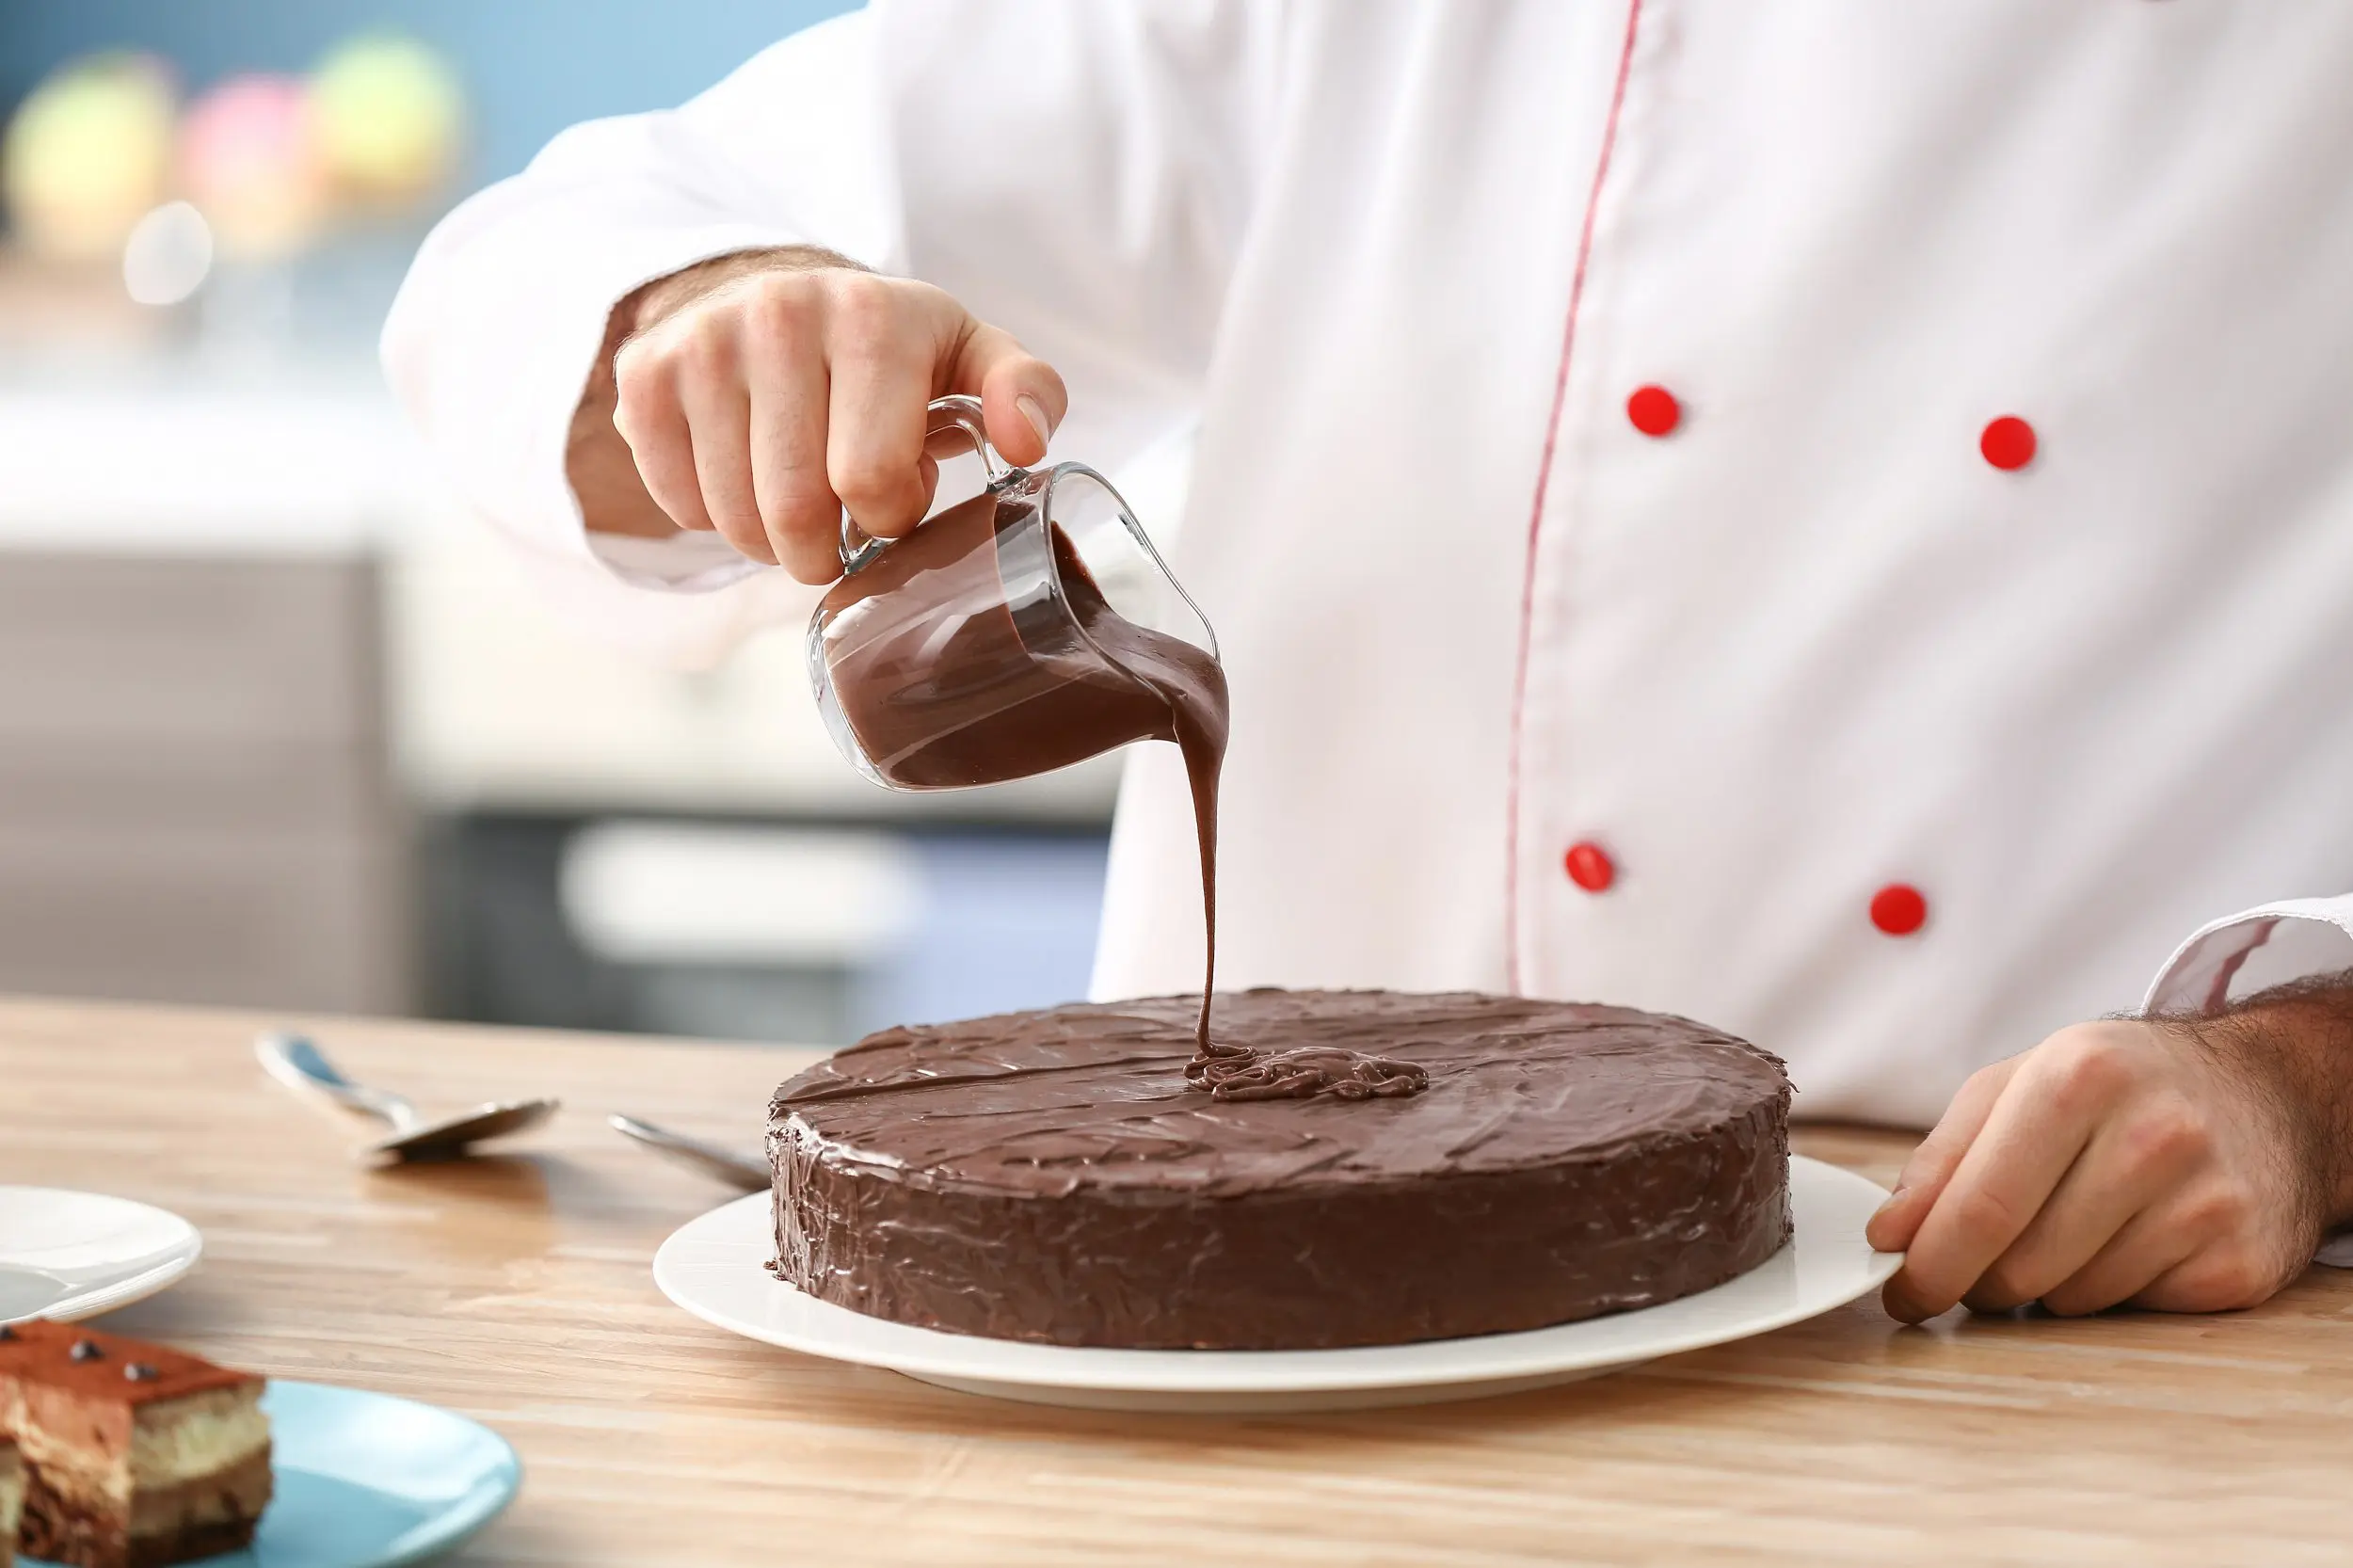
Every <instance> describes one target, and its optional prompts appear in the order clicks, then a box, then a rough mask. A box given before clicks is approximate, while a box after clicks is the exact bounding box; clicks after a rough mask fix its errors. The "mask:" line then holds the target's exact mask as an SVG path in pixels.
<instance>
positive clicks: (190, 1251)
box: [0, 1187, 204, 1323]
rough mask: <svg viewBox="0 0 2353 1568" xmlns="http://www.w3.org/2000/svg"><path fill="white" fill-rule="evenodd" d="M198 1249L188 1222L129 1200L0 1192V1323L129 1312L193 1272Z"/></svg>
mask: <svg viewBox="0 0 2353 1568" xmlns="http://www.w3.org/2000/svg"><path fill="white" fill-rule="evenodd" d="M203 1250H204V1239H203V1238H202V1237H200V1236H199V1235H198V1234H197V1232H196V1227H195V1226H194V1225H192V1224H188V1222H187V1221H185V1220H184V1219H182V1218H180V1216H179V1215H177V1214H173V1213H168V1212H167V1211H166V1210H164V1209H161V1208H149V1207H148V1206H147V1205H146V1204H143V1203H133V1202H132V1201H131V1200H130V1199H128V1198H110V1197H106V1196H104V1195H103V1194H101V1193H97V1192H66V1191H64V1190H63V1189H61V1188H56V1187H0V1323H10V1322H16V1321H18V1320H22V1319H25V1318H51V1319H55V1320H57V1321H58V1322H72V1321H74V1320H78V1319H82V1318H91V1317H95V1316H97V1315H98V1314H99V1313H101V1312H112V1311H113V1310H114V1309H115V1308H116V1307H119V1306H128V1305H130V1304H132V1303H133V1302H136V1301H142V1300H145V1299H146V1298H147V1297H149V1296H152V1295H153V1294H154V1293H155V1292H156V1291H158V1290H161V1289H162V1288H164V1287H165V1286H167V1285H169V1284H170V1283H171V1282H172V1281H173V1280H176V1279H178V1278H179V1277H180V1276H181V1275H182V1274H184V1273H186V1272H188V1271H189V1270H190V1269H193V1268H195V1267H196V1259H197V1256H198V1255H199V1254H200V1253H202V1252H203Z"/></svg>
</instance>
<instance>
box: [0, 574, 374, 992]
mask: <svg viewBox="0 0 2353 1568" xmlns="http://www.w3.org/2000/svg"><path fill="white" fill-rule="evenodd" d="M377 577H378V574H377V571H376V568H375V566H374V565H373V563H372V562H370V561H368V560H367V559H364V558H360V557H315V558H293V559H280V558H268V557H252V556H220V555H211V556H202V557H191V558H187V559H167V558H159V557H157V556H154V555H150V554H140V555H136V556H134V555H108V554H86V555H85V554H67V553H48V552H7V553H0V989H5V990H10V991H35V992H49V993H60V994H72V995H82V996H102V997H116V998H126V999H140V1000H172V1001H190V1002H216V1003H223V1004H232V1005H246V1006H265V1007H289V1008H318V1009H329V1010H338V1011H342V1010H351V1011H369V1012H390V1011H398V1010H401V1009H403V1008H405V1007H406V1006H407V1004H408V1000H409V990H410V985H409V975H408V968H409V966H408V950H409V942H408V925H409V919H408V892H407V881H408V872H407V858H408V856H407V846H406V843H405V833H404V828H403V824H402V813H401V811H400V808H399V805H398V802H397V799H396V797H395V794H394V792H393V789H392V781H391V773H390V765H389V761H388V746H387V744H386V737H385V726H384V707H385V704H384V698H383V692H382V686H383V677H382V653H381V649H382V636H381V630H380V621H381V613H380V603H379V599H380V596H379V586H378V581H377Z"/></svg>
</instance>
